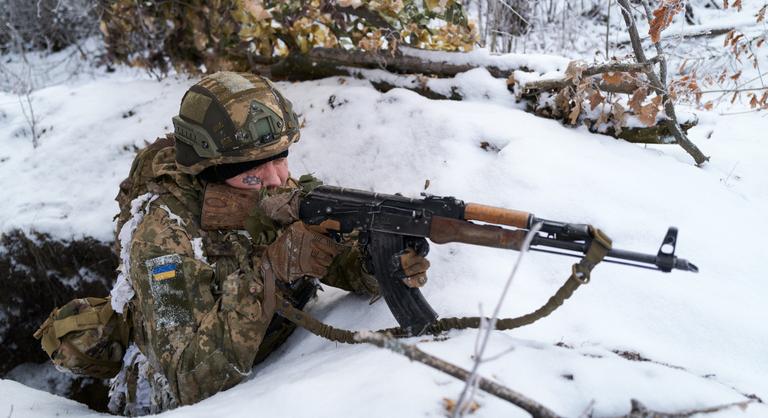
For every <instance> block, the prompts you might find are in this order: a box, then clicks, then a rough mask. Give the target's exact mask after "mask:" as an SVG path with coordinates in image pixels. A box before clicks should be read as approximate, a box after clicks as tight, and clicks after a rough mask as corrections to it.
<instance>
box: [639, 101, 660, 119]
mask: <svg viewBox="0 0 768 418" xmlns="http://www.w3.org/2000/svg"><path fill="white" fill-rule="evenodd" d="M660 103H661V96H656V97H654V98H653V99H652V100H651V102H650V103H648V104H647V105H645V106H643V107H642V108H641V109H640V112H639V113H638V114H637V118H638V119H640V122H642V123H643V125H645V126H653V125H655V124H656V115H658V114H659V104H660Z"/></svg>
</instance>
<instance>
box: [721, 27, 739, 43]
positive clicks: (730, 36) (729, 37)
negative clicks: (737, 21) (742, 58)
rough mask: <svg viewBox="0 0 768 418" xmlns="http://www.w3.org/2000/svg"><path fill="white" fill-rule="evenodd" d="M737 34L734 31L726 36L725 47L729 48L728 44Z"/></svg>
mask: <svg viewBox="0 0 768 418" xmlns="http://www.w3.org/2000/svg"><path fill="white" fill-rule="evenodd" d="M735 33H736V32H735V31H734V30H729V31H728V33H726V34H725V39H724V40H723V46H728V44H729V43H730V42H731V38H733V35H734V34H735Z"/></svg>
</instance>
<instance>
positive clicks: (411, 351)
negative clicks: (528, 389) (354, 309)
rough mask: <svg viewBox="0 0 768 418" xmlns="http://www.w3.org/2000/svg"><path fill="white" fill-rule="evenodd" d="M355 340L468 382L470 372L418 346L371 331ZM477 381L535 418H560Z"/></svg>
mask: <svg viewBox="0 0 768 418" xmlns="http://www.w3.org/2000/svg"><path fill="white" fill-rule="evenodd" d="M355 340H356V341H359V342H365V343H368V344H373V345H375V346H377V347H380V348H386V349H388V350H391V351H393V352H395V353H397V354H400V355H403V356H405V357H408V358H409V359H410V360H413V361H418V362H419V363H422V364H425V365H427V366H429V367H432V368H433V369H437V370H440V371H441V372H443V373H446V374H448V375H451V376H453V377H455V378H457V379H460V380H464V381H466V380H467V379H468V378H469V376H470V372H469V371H467V370H465V369H463V368H461V367H458V366H456V365H454V364H451V363H449V362H447V361H445V360H442V359H439V358H437V357H435V356H433V355H430V354H427V353H425V352H424V351H421V350H420V349H418V348H417V347H416V346H413V345H409V344H404V343H402V342H400V341H398V340H396V339H394V338H392V337H390V336H387V335H384V334H380V333H377V332H370V331H361V332H356V333H355ZM477 381H478V387H479V388H480V389H482V390H483V391H485V392H487V393H490V394H491V395H494V396H496V397H498V398H500V399H503V400H505V401H507V402H510V403H512V404H514V405H516V406H518V407H519V408H521V409H523V410H525V411H526V412H528V413H529V414H531V416H532V417H534V418H560V415H558V414H556V413H555V412H554V411H552V410H551V409H549V408H547V407H546V406H544V405H542V404H540V403H538V402H536V401H534V400H533V399H530V398H528V397H527V396H525V395H523V394H521V393H518V392H515V391H514V390H512V389H509V388H507V387H506V386H503V385H500V384H498V383H495V382H492V381H490V380H488V379H485V378H482V377H478V379H477Z"/></svg>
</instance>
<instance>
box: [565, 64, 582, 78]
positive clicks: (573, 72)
mask: <svg viewBox="0 0 768 418" xmlns="http://www.w3.org/2000/svg"><path fill="white" fill-rule="evenodd" d="M586 69H587V64H586V63H585V62H584V61H579V60H576V61H571V62H570V63H568V68H566V69H565V79H566V80H580V79H581V73H583V72H584V70H586Z"/></svg>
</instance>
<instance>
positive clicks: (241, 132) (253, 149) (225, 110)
mask: <svg viewBox="0 0 768 418" xmlns="http://www.w3.org/2000/svg"><path fill="white" fill-rule="evenodd" d="M173 125H174V136H175V137H176V163H177V166H178V169H179V170H180V171H182V172H184V173H187V174H192V175H196V174H199V173H200V172H202V171H203V170H204V169H206V168H208V167H211V166H214V165H221V164H235V163H242V162H246V161H256V160H262V159H267V158H270V157H273V156H275V155H277V154H280V153H282V152H284V151H286V150H287V149H288V147H289V146H290V145H291V144H293V143H294V142H296V141H298V140H299V124H298V118H297V116H296V114H295V113H294V112H293V108H292V105H291V102H290V101H288V99H286V98H285V97H284V96H283V95H282V94H281V93H280V92H279V91H278V90H277V89H276V88H275V86H274V85H273V84H272V82H270V81H269V80H267V79H266V78H263V77H260V76H257V75H254V74H250V73H233V72H218V73H215V74H213V75H209V76H206V77H204V78H203V79H202V80H200V82H198V83H197V84H195V85H194V86H192V87H191V88H190V89H189V90H188V91H187V93H186V94H185V95H184V98H182V99H181V108H180V110H179V115H178V116H174V117H173Z"/></svg>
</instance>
